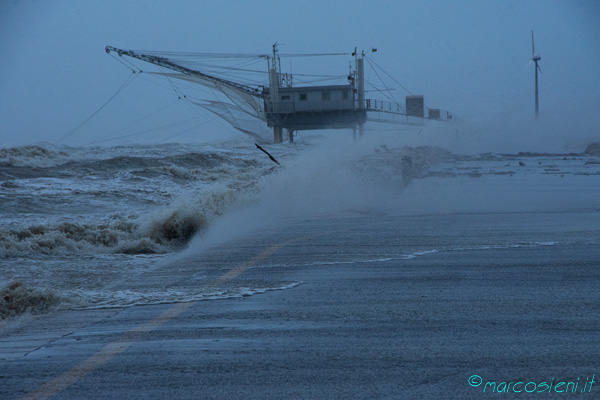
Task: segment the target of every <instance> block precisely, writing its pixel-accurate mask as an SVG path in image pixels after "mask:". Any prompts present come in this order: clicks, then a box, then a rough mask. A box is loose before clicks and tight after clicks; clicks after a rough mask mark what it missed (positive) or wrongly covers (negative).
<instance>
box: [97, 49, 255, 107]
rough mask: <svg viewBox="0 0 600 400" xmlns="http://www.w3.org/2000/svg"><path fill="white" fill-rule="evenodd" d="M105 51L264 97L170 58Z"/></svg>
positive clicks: (248, 88) (117, 50)
mask: <svg viewBox="0 0 600 400" xmlns="http://www.w3.org/2000/svg"><path fill="white" fill-rule="evenodd" d="M105 50H106V53H107V54H110V52H111V51H114V52H116V53H117V54H118V55H119V57H121V56H123V55H125V56H129V57H132V58H137V59H138V60H142V61H146V62H149V63H151V64H155V65H159V66H161V67H165V68H169V69H171V70H174V71H177V72H181V73H183V74H187V75H193V76H196V77H199V78H200V79H202V80H206V81H208V82H212V83H214V84H217V85H224V86H227V87H230V88H233V89H236V90H241V91H242V92H244V93H247V94H249V95H251V96H254V97H259V98H261V99H262V98H263V97H264V94H263V92H262V91H261V90H260V89H256V88H253V87H251V86H246V85H242V84H241V83H237V82H232V81H228V80H226V79H222V78H218V77H216V76H212V75H208V74H205V73H202V72H200V71H196V70H193V69H189V68H186V67H184V66H181V65H178V64H175V63H174V62H172V61H171V60H169V59H168V58H165V57H158V56H153V55H149V54H139V53H136V52H134V51H132V50H122V49H117V48H116V47H112V46H106V48H105Z"/></svg>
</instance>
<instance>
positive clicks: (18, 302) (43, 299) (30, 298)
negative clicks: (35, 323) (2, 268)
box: [0, 281, 60, 319]
mask: <svg viewBox="0 0 600 400" xmlns="http://www.w3.org/2000/svg"><path fill="white" fill-rule="evenodd" d="M58 303H60V299H59V298H58V296H56V295H55V294H53V293H52V292H50V291H48V290H39V289H32V288H27V287H25V286H23V283H22V282H20V281H15V282H13V283H11V284H9V285H8V286H6V287H5V288H4V289H2V291H0V319H6V318H8V317H14V316H17V315H21V314H24V313H26V312H29V313H31V314H43V313H46V312H48V311H50V310H51V309H52V308H53V307H55V306H56V305H57V304H58Z"/></svg>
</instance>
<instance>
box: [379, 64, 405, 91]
mask: <svg viewBox="0 0 600 400" xmlns="http://www.w3.org/2000/svg"><path fill="white" fill-rule="evenodd" d="M372 62H373V64H374V65H375V66H376V67H377V68H379V69H380V70H381V71H382V72H383V73H384V74H386V75H387V76H388V77H389V78H390V79H391V80H393V81H394V82H396V84H397V85H399V86H400V87H401V88H402V89H404V90H406V92H407V93H408V94H410V95H412V94H413V93H412V92H411V91H410V90H408V89H407V88H406V87H404V85H402V84H401V83H400V82H398V81H397V80H396V79H394V77H393V76H391V75H390V74H388V73H387V72H386V71H385V70H384V69H383V68H381V67H380V66H379V65H378V64H377V63H376V62H375V61H372Z"/></svg>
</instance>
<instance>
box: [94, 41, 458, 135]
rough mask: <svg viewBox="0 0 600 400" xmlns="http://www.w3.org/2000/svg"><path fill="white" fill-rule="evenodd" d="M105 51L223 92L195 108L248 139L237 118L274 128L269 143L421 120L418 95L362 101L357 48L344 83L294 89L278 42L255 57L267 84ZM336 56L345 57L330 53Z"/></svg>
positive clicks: (438, 116)
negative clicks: (300, 134)
mask: <svg viewBox="0 0 600 400" xmlns="http://www.w3.org/2000/svg"><path fill="white" fill-rule="evenodd" d="M105 50H106V52H107V53H108V54H111V53H116V54H117V55H118V56H120V57H122V56H127V57H131V58H135V59H138V60H141V61H144V62H148V63H151V64H154V65H157V66H159V67H162V68H166V69H169V70H171V71H174V72H170V73H169V72H161V73H159V74H161V75H164V76H166V77H168V78H176V79H183V80H186V81H191V82H194V83H197V84H200V85H203V86H207V87H210V88H212V89H215V90H217V91H219V92H221V93H223V94H225V96H227V98H228V99H229V100H230V101H229V102H220V101H213V100H206V101H205V102H204V103H196V104H197V105H199V106H201V107H204V108H206V109H208V110H209V111H211V112H214V113H215V114H217V115H218V116H220V117H221V118H223V119H225V120H226V121H227V122H229V123H230V124H231V125H232V126H234V127H235V128H236V129H239V130H241V131H243V132H246V133H248V134H251V135H253V136H257V135H256V133H254V132H252V131H251V130H249V129H247V128H245V127H244V126H242V124H241V123H240V120H241V118H242V117H243V118H246V117H248V116H249V117H252V118H255V119H258V120H260V121H263V122H265V123H266V125H267V126H268V127H270V128H272V129H273V141H274V143H281V142H282V141H283V130H284V129H285V130H286V131H287V132H288V137H289V139H290V141H293V140H294V132H295V131H301V130H314V129H338V128H352V129H353V130H354V131H357V130H358V131H359V132H360V134H361V135H362V133H363V132H364V124H365V122H367V120H368V119H369V118H368V112H371V113H378V114H380V115H381V114H387V115H391V116H392V118H391V120H392V121H393V122H399V119H400V120H401V121H403V122H408V120H409V117H410V118H413V117H414V118H420V119H425V118H426V117H425V110H426V108H425V106H424V103H423V96H407V97H406V105H401V104H399V103H395V102H388V101H382V100H375V99H367V98H366V97H365V78H364V60H365V52H364V51H363V52H361V54H359V52H358V51H356V49H355V50H354V52H353V53H352V55H353V56H354V65H355V68H354V70H351V71H350V73H349V74H348V76H347V83H345V84H341V85H340V84H338V85H326V86H295V85H293V79H292V75H291V74H287V73H282V72H281V61H280V55H279V52H278V48H277V44H274V45H273V53H272V55H258V57H260V58H264V59H266V60H267V65H268V86H264V85H256V86H252V85H249V84H244V83H240V82H236V81H233V80H229V79H224V78H222V77H219V76H216V75H215V74H214V73H209V72H206V71H205V72H203V71H201V70H199V69H193V68H189V67H187V66H185V65H182V63H181V62H176V61H175V60H173V59H171V58H170V57H166V56H162V55H157V54H149V53H153V52H139V51H133V50H122V49H118V48H116V47H112V46H106V49H105ZM371 51H372V52H375V51H377V50H376V49H371ZM169 54H173V53H169ZM341 54H347V53H337V54H335V55H341ZM329 55H331V54H329ZM427 111H428V115H427V119H435V120H449V119H451V118H452V116H451V115H450V113H448V112H447V111H444V112H441V111H440V110H438V109H427ZM240 116H241V117H240ZM378 120H381V118H380V119H378Z"/></svg>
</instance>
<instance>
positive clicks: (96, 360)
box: [23, 240, 295, 400]
mask: <svg viewBox="0 0 600 400" xmlns="http://www.w3.org/2000/svg"><path fill="white" fill-rule="evenodd" d="M294 241H295V240H289V241H287V242H283V243H280V244H276V245H274V246H271V247H269V248H267V249H265V250H263V251H261V252H260V253H258V254H257V255H256V256H254V257H253V258H252V259H250V260H248V261H247V262H245V263H243V264H241V265H239V266H237V267H235V268H233V269H231V270H230V271H228V272H226V273H225V274H223V275H222V276H220V277H219V278H217V279H216V280H215V284H222V283H224V282H227V281H229V280H231V279H233V278H235V277H237V276H239V275H240V274H242V273H243V272H244V271H246V270H247V269H248V268H249V267H251V266H252V265H255V264H257V263H258V262H260V261H262V260H264V259H266V258H268V257H270V256H271V255H273V253H275V252H276V251H277V250H279V249H280V248H282V247H284V246H286V245H288V244H290V243H291V242H294ZM195 303H196V302H188V303H176V304H174V305H173V306H171V307H169V308H168V309H167V310H165V311H164V312H163V313H162V314H160V315H159V316H158V317H155V318H153V319H151V320H150V321H148V322H146V323H145V324H142V325H139V326H136V327H134V328H132V329H131V330H129V331H128V332H127V333H125V334H124V335H123V337H121V338H120V339H118V340H115V341H114V342H111V343H109V344H108V345H106V346H105V347H103V348H102V349H100V350H98V352H97V353H96V354H94V355H93V356H91V357H89V358H88V359H87V360H85V361H84V362H82V363H80V364H78V365H76V366H75V367H73V368H71V369H70V370H68V371H67V372H65V373H63V374H62V375H60V376H58V377H56V378H54V379H53V380H51V381H49V382H47V383H46V384H44V385H42V386H40V387H39V388H38V389H37V390H35V391H33V392H31V393H29V394H28V395H26V396H25V397H23V400H34V399H35V400H42V399H46V398H48V397H50V396H53V395H55V394H56V393H59V392H61V391H63V390H64V389H66V388H67V387H69V386H71V385H72V384H73V383H75V382H77V381H78V380H79V379H81V378H83V377H84V376H85V375H87V374H89V373H90V372H92V371H94V370H95V369H97V368H99V367H100V366H102V365H103V364H105V363H107V362H108V361H109V360H111V359H112V358H114V357H116V356H118V355H119V354H121V353H122V352H124V351H125V350H126V349H127V348H128V347H129V346H130V345H131V344H132V343H135V342H136V341H138V340H139V339H140V337H141V336H142V335H143V334H145V333H148V332H151V331H153V330H154V329H156V328H158V327H159V326H161V325H163V324H164V323H166V322H168V321H170V320H172V319H173V318H176V317H177V316H178V315H179V314H181V313H182V312H184V311H185V310H187V309H188V308H190V307H191V306H192V305H193V304H195Z"/></svg>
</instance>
